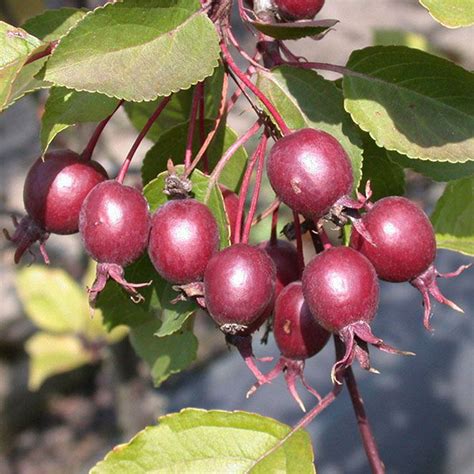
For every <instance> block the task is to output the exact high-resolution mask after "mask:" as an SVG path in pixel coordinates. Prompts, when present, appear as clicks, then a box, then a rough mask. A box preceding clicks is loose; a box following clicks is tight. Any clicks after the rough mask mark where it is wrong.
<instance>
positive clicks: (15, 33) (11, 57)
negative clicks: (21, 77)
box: [0, 21, 47, 110]
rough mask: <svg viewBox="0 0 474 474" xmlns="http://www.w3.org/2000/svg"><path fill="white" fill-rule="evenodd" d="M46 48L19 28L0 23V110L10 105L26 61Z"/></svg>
mask: <svg viewBox="0 0 474 474" xmlns="http://www.w3.org/2000/svg"><path fill="white" fill-rule="evenodd" d="M46 47H47V45H46V44H45V43H43V42H42V41H41V40H39V39H38V38H35V37H34V36H31V35H29V34H28V33H27V32H26V31H24V30H22V29H21V28H15V27H14V26H11V25H9V24H8V23H4V22H3V21H0V110H2V109H4V108H5V106H6V105H7V104H10V103H12V99H11V98H12V94H14V93H13V92H12V88H13V83H14V81H15V79H16V78H17V76H18V74H19V73H20V71H21V69H22V67H23V66H24V64H25V62H26V61H27V59H28V58H29V57H30V56H32V55H34V54H36V53H39V52H41V51H42V50H43V49H45V48H46ZM30 70H31V68H30Z"/></svg>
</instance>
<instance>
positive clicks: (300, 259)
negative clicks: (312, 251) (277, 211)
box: [293, 211, 304, 275]
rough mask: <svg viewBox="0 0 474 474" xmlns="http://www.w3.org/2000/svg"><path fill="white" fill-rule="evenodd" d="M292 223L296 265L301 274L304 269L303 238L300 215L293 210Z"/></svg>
mask: <svg viewBox="0 0 474 474" xmlns="http://www.w3.org/2000/svg"><path fill="white" fill-rule="evenodd" d="M293 223H294V225H295V236H296V250H297V252H298V267H299V270H300V275H302V274H303V270H304V254H303V239H302V237H301V224H300V217H299V215H298V213H297V212H296V211H293Z"/></svg>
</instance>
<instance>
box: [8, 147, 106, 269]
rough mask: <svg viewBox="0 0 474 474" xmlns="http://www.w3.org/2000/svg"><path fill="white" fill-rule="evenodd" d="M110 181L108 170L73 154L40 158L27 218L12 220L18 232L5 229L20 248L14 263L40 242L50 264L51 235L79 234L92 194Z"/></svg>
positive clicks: (32, 175)
mask: <svg viewBox="0 0 474 474" xmlns="http://www.w3.org/2000/svg"><path fill="white" fill-rule="evenodd" d="M106 179H108V176H107V172H106V171H105V170H104V168H103V167H102V166H101V165H100V164H99V163H97V162H96V161H92V160H85V159H84V158H82V157H81V155H79V154H77V153H75V152H74V151H72V150H67V149H65V150H54V151H48V152H47V153H46V154H45V155H44V157H39V158H38V159H37V160H36V161H35V162H34V163H33V165H32V166H31V168H30V169H29V171H28V174H27V175H26V179H25V184H24V187H23V203H24V206H25V210H26V212H27V215H26V216H24V217H23V218H22V219H21V220H20V221H18V220H17V219H16V217H12V220H13V224H14V226H15V232H14V233H13V235H10V233H9V232H8V230H6V229H3V233H4V235H5V237H6V238H7V240H9V241H11V242H13V243H14V244H15V245H16V247H17V248H16V251H15V256H14V260H15V263H19V261H20V260H21V257H22V256H23V254H24V253H25V252H26V251H29V250H30V247H31V246H32V245H33V244H34V243H35V242H39V248H40V252H41V254H42V256H43V260H44V262H45V263H46V264H49V257H48V254H47V252H46V248H45V242H46V240H47V239H48V237H49V235H50V234H59V235H69V234H75V233H76V232H77V231H78V230H79V212H80V210H81V206H82V203H83V202H84V199H85V198H86V196H87V195H88V193H89V192H90V191H91V189H93V188H94V187H95V186H96V185H97V184H99V183H100V182H103V181H105V180H106Z"/></svg>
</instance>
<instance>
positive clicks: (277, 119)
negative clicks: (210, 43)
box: [221, 41, 290, 135]
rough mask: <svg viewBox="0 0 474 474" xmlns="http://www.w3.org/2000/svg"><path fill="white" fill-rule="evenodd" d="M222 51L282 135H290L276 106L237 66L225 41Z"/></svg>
mask: <svg viewBox="0 0 474 474" xmlns="http://www.w3.org/2000/svg"><path fill="white" fill-rule="evenodd" d="M221 51H222V55H223V56H224V60H225V62H226V63H227V65H228V66H229V68H230V69H231V70H232V72H234V74H235V75H236V76H237V77H238V78H239V79H240V80H241V81H242V82H243V83H244V84H245V85H246V86H247V87H248V88H249V89H250V90H251V91H252V92H253V93H254V94H255V95H256V96H257V97H258V99H259V100H260V101H261V102H262V104H263V105H264V106H265V107H266V108H267V110H268V112H269V113H270V115H271V116H272V117H273V119H274V120H275V122H276V124H277V126H278V128H279V129H280V131H281V133H282V134H283V135H288V134H289V133H290V129H289V128H288V126H287V125H286V123H285V121H284V120H283V117H282V116H281V115H280V113H279V112H278V110H277V109H276V108H275V107H274V105H273V104H272V103H271V102H270V101H269V100H268V98H267V96H266V95H265V94H264V93H263V92H262V91H261V90H260V89H259V88H258V87H257V86H256V85H255V84H254V83H253V82H252V81H251V80H250V79H249V78H248V77H247V75H246V74H245V73H244V72H243V71H241V70H240V68H239V67H238V66H237V64H235V62H234V60H233V58H232V56H231V55H230V53H229V50H228V49H227V46H226V44H225V42H224V41H221Z"/></svg>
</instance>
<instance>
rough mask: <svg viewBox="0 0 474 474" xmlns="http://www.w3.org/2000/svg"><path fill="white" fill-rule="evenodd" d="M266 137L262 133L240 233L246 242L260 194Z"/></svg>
mask: <svg viewBox="0 0 474 474" xmlns="http://www.w3.org/2000/svg"><path fill="white" fill-rule="evenodd" d="M267 141H268V137H267V135H266V134H265V133H264V134H263V136H262V139H261V141H260V144H259V145H260V146H259V152H258V158H257V160H258V162H257V173H256V175H255V186H254V188H253V194H252V199H251V201H250V208H249V214H248V216H247V219H246V221H245V227H244V232H243V234H242V242H243V243H245V244H246V243H247V242H248V240H249V236H250V229H251V228H252V220H253V217H254V216H255V211H256V210H257V205H258V197H259V195H260V189H261V187H262V177H263V169H264V165H265V150H266V148H267Z"/></svg>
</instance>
